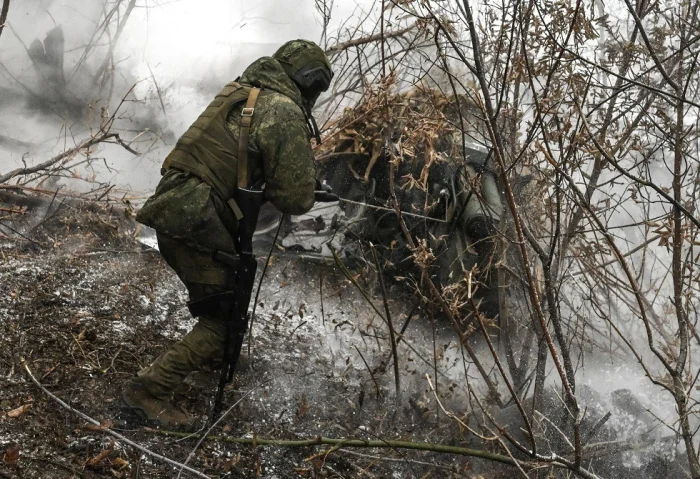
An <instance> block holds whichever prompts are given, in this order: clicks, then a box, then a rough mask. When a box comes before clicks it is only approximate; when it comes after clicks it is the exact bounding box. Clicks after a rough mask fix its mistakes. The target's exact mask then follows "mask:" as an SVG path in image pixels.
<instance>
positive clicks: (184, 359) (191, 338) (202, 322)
mask: <svg viewBox="0 0 700 479" xmlns="http://www.w3.org/2000/svg"><path fill="white" fill-rule="evenodd" d="M193 286H194V287H193ZM201 286H203V285H190V290H192V289H200V290H208V291H212V290H213V289H214V288H203V287H201ZM216 292H218V291H213V292H211V293H209V294H215V293H216ZM204 296H207V294H204ZM190 297H191V298H192V299H199V298H201V297H203V296H200V295H198V294H192V291H191V293H190ZM222 316H223V315H222V314H215V313H214V314H211V315H207V316H202V317H200V318H199V319H198V321H197V324H195V325H194V327H193V328H192V330H191V331H190V332H189V333H187V335H185V337H184V338H182V339H181V340H180V341H178V342H177V343H175V344H173V345H172V346H170V348H168V350H167V351H165V352H164V353H163V354H161V355H160V356H159V357H158V358H156V360H155V361H153V363H152V364H151V365H150V366H148V367H147V368H145V369H142V370H141V371H139V373H138V377H139V378H140V379H141V380H142V381H143V382H144V385H145V387H146V388H147V389H148V390H149V392H150V393H151V394H153V395H154V396H157V397H160V398H163V399H167V398H169V397H170V395H171V394H172V392H173V391H174V390H175V389H177V387H178V386H180V385H181V384H182V382H183V381H184V380H185V378H186V377H187V376H188V375H189V374H190V373H191V372H193V371H199V370H201V369H213V367H214V366H215V365H217V364H220V363H221V360H222V358H223V354H224V343H225V340H226V322H225V320H226V318H224V317H222Z"/></svg>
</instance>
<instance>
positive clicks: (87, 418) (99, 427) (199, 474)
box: [21, 358, 209, 479]
mask: <svg viewBox="0 0 700 479" xmlns="http://www.w3.org/2000/svg"><path fill="white" fill-rule="evenodd" d="M21 362H22V367H24V370H25V371H27V374H28V375H29V378H30V379H31V380H32V382H33V383H34V384H35V385H36V386H37V387H38V388H39V389H41V390H42V392H43V393H44V394H46V395H47V396H49V397H50V398H51V399H53V400H54V401H56V402H57V403H58V404H59V405H60V406H61V407H63V408H64V409H67V410H68V411H70V412H72V413H73V414H76V415H77V416H79V417H80V418H82V419H83V420H85V421H87V422H89V423H90V424H92V425H94V426H97V429H96V430H99V431H102V432H105V433H107V434H109V435H111V436H114V437H116V438H117V439H119V440H120V441H122V442H123V443H125V444H128V445H129V446H131V447H134V448H136V449H138V450H139V451H141V452H143V453H146V454H148V455H149V456H151V457H153V458H154V459H158V460H160V461H163V462H166V463H168V464H170V465H171V466H175V467H179V468H182V469H184V470H186V471H187V472H189V473H191V474H193V475H195V476H197V477H202V478H205V479H209V476H207V475H206V474H204V473H202V472H199V471H198V470H196V469H192V468H191V467H188V466H185V465H184V464H182V463H179V462H177V461H173V460H172V459H169V458H167V457H165V456H161V455H160V454H157V453H155V452H153V451H151V450H149V449H146V448H145V447H143V446H142V445H140V444H137V443H135V442H134V441H132V440H130V439H127V438H126V437H124V436H122V435H121V434H119V433H118V432H115V431H112V430H111V429H109V428H107V427H104V426H103V425H102V424H101V423H100V422H98V421H96V420H95V419H93V418H91V417H90V416H88V415H87V414H84V413H82V412H80V411H78V410H77V409H75V408H74V407H72V406H70V405H69V404H66V403H65V402H64V401H63V400H61V399H60V398H59V397H57V396H56V395H54V394H53V393H52V392H51V391H49V390H48V389H46V388H45V387H44V386H43V385H42V384H41V383H40V382H39V380H37V378H35V377H34V374H33V373H32V370H31V369H29V365H28V364H27V362H26V361H25V360H24V358H22V360H21Z"/></svg>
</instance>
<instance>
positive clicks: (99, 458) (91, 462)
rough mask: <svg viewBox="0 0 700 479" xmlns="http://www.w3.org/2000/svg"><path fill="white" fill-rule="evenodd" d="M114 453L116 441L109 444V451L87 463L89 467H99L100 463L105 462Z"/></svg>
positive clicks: (106, 450)
mask: <svg viewBox="0 0 700 479" xmlns="http://www.w3.org/2000/svg"><path fill="white" fill-rule="evenodd" d="M113 451H114V441H112V442H110V443H109V446H108V447H107V449H105V450H104V451H102V452H101V453H99V454H98V455H97V456H95V457H93V458H92V459H90V460H88V462H87V463H86V464H87V465H88V466H97V465H98V464H99V463H101V462H102V461H104V460H105V459H106V458H107V457H108V456H109V455H110V454H112V452H113Z"/></svg>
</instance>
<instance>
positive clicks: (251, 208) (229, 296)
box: [189, 185, 338, 422]
mask: <svg viewBox="0 0 700 479" xmlns="http://www.w3.org/2000/svg"><path fill="white" fill-rule="evenodd" d="M315 199H316V201H319V202H332V201H338V197H337V196H336V195H334V194H333V193H332V190H331V189H330V187H329V186H327V185H321V187H320V188H319V190H317V191H316V192H315ZM264 202H265V199H264V192H263V191H258V190H248V189H245V188H238V189H237V191H236V201H235V203H236V206H237V207H238V208H240V212H241V213H242V215H241V216H242V217H241V218H240V219H239V222H238V230H237V231H236V232H235V233H234V234H233V239H234V245H235V247H236V251H238V252H239V254H238V255H232V254H229V253H226V252H224V251H216V252H215V253H214V259H216V260H217V261H219V262H221V263H224V264H226V265H227V266H229V267H230V268H231V271H232V272H233V274H234V278H233V281H232V283H233V284H234V286H235V291H231V292H225V293H220V294H216V295H212V296H208V297H206V298H203V299H201V300H198V301H195V302H193V303H190V304H189V307H190V311H191V312H192V314H193V315H194V316H197V315H198V314H197V313H200V311H201V310H200V309H199V307H200V304H201V305H202V307H207V306H209V305H211V304H212V303H211V301H212V300H213V301H215V302H218V303H219V304H220V307H221V308H223V309H224V310H225V311H227V312H228V314H229V320H228V321H227V322H226V341H225V343H224V356H223V359H224V360H223V364H222V368H221V375H220V376H219V387H218V390H217V392H216V399H215V400H214V408H213V412H212V422H214V421H216V419H217V418H218V416H219V413H220V410H221V402H222V400H223V396H224V388H225V387H226V384H228V383H230V382H231V380H232V379H233V372H234V370H235V368H236V363H237V362H238V358H239V357H240V355H241V348H242V346H243V340H244V338H245V334H246V332H247V331H248V324H249V322H250V316H249V314H248V306H249V305H250V298H251V295H252V292H253V283H254V282H255V272H256V270H257V266H258V264H257V262H256V260H255V255H254V254H253V233H255V227H256V225H257V222H258V215H259V213H260V208H261V206H262V204H263V203H264ZM269 259H270V258H269V256H268V261H269ZM262 279H263V278H262V277H261V278H260V283H261V284H262ZM259 291H260V285H258V292H259Z"/></svg>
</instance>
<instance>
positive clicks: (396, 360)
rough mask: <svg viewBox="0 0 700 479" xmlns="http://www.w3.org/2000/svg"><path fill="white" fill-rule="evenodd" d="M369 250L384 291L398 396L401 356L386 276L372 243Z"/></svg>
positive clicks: (399, 391) (383, 297)
mask: <svg viewBox="0 0 700 479" xmlns="http://www.w3.org/2000/svg"><path fill="white" fill-rule="evenodd" d="M369 248H370V249H371V250H372V256H373V257H374V264H375V266H376V267H377V276H379V285H380V287H381V289H382V300H383V302H384V311H386V325H387V327H388V328H389V339H390V340H391V354H392V355H393V356H394V381H395V383H396V394H397V396H398V395H399V394H400V393H401V385H400V380H399V377H400V376H399V354H398V352H397V351H396V344H397V343H396V333H395V332H394V325H393V324H392V322H391V312H390V311H389V301H388V299H387V294H386V285H385V284H384V275H383V274H382V266H381V264H380V263H379V256H378V255H377V250H376V248H375V247H374V245H373V244H372V243H370V244H369Z"/></svg>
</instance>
